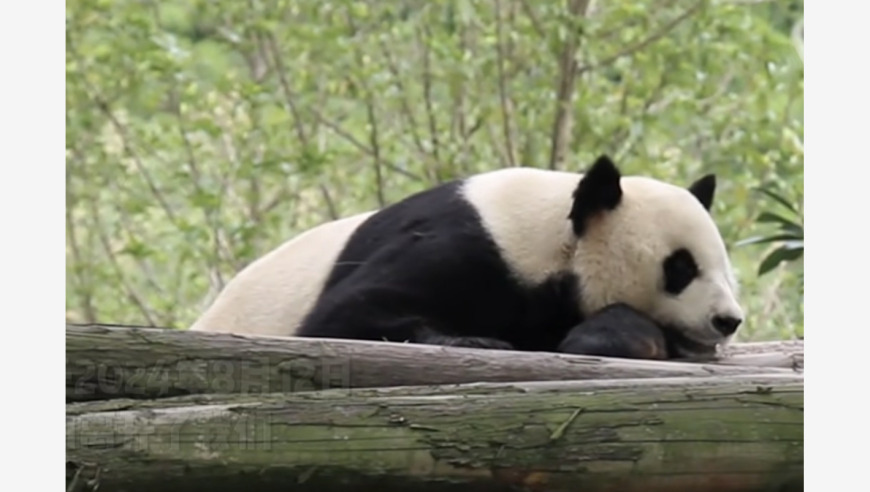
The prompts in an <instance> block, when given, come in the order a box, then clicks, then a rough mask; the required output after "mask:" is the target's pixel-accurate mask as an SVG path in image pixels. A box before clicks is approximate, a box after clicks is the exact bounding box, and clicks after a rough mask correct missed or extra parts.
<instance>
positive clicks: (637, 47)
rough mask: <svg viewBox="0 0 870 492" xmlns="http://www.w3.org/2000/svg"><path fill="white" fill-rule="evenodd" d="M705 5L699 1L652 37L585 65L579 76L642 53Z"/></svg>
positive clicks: (581, 68) (702, 0) (702, 1)
mask: <svg viewBox="0 0 870 492" xmlns="http://www.w3.org/2000/svg"><path fill="white" fill-rule="evenodd" d="M704 3H705V2H704V0H699V1H698V2H696V3H695V4H694V5H693V6H692V7H689V8H688V9H686V11H685V12H683V13H682V14H680V15H678V16H677V17H675V18H674V19H673V20H671V21H670V22H668V23H666V24H665V25H663V26H662V28H661V29H659V30H658V31H656V32H654V33H653V34H651V35H650V36H648V37H646V38H644V39H642V40H640V41H637V42H635V43H633V44H631V45H629V46H627V47H625V48H623V49H621V50H619V51H617V52H616V53H614V54H612V55H610V56H606V57H604V59H603V60H601V61H600V62H598V63H591V64H588V65H584V66H583V67H580V68H579V70H578V75H579V74H583V73H585V72H588V71H590V70H594V69H598V68H601V67H605V66H607V65H610V64H612V63H613V62H615V61H617V60H619V59H620V58H622V57H625V56H630V55H633V54H634V53H637V52H638V51H641V50H643V49H644V48H647V47H649V46H650V45H652V44H653V43H655V42H656V41H658V40H660V39H662V38H663V37H665V36H667V35H668V34H669V33H670V32H671V31H673V30H674V29H675V28H676V27H677V26H679V25H680V24H681V23H682V22H683V21H685V20H686V19H688V18H689V17H691V16H693V15H694V14H696V13H697V12H698V11H699V10H701V7H703V6H704Z"/></svg>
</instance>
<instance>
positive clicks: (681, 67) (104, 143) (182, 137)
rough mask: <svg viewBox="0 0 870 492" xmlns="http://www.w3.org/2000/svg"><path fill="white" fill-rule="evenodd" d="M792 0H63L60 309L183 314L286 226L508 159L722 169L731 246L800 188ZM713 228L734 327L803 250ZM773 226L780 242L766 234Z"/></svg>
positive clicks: (786, 308)
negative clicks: (776, 195) (733, 292)
mask: <svg viewBox="0 0 870 492" xmlns="http://www.w3.org/2000/svg"><path fill="white" fill-rule="evenodd" d="M802 15H803V3H802V2H800V1H798V2H795V1H781V2H749V3H747V2H737V1H726V0H721V1H710V0H707V1H687V0H662V1H658V2H653V1H639V0H626V1H622V2H607V1H599V2H594V3H593V4H592V5H589V2H587V1H586V0H579V1H578V0H569V1H568V2H532V1H530V0H497V1H493V2H482V1H472V0H455V1H438V2H413V1H410V0H394V1H390V2H378V1H373V0H368V1H354V0H334V1H333V0H322V1H298V0H297V1H289V0H269V1H265V0H259V1H258V0H249V1H246V2H229V1H225V0H208V1H205V0H187V1H180V0H163V1H160V2H157V1H149V0H114V1H109V0H71V1H69V2H67V88H66V100H67V112H66V123H67V125H66V128H67V211H66V214H67V317H68V319H70V320H73V321H93V320H96V321H103V322H117V323H148V324H155V325H160V326H177V327H186V326H187V325H188V324H189V323H190V322H192V320H193V319H194V318H195V316H196V315H197V314H198V313H199V312H200V310H202V309H203V308H204V307H205V306H206V305H207V304H208V303H209V302H210V301H211V299H212V298H213V296H214V294H215V293H216V292H217V290H218V289H219V288H220V287H221V286H222V285H223V283H225V282H226V281H227V280H228V279H229V278H230V277H231V276H232V275H233V274H234V273H235V272H237V271H238V270H239V269H240V268H242V267H243V266H244V265H245V264H247V263H248V262H250V261H251V260H252V259H254V258H256V257H257V256H259V255H260V254H262V253H264V252H266V251H268V250H269V249H271V248H273V247H275V246H276V245H278V244H279V243H280V242H282V241H284V240H286V239H287V238H288V237H290V236H292V235H294V234H296V233H298V232H300V231H301V230H304V229H306V228H308V227H311V226H313V225H315V224H317V223H320V222H323V221H326V220H329V219H331V218H334V217H338V216H344V215H348V214H352V213H355V212H359V211H363V210H368V209H372V208H375V207H377V206H379V205H381V204H384V203H389V202H392V201H395V200H397V199H399V198H401V197H403V196H405V195H407V194H408V193H411V192H414V191H417V190H420V189H423V188H425V187H427V186H430V185H431V184H433V183H437V182H441V181H444V180H447V179H451V178H454V177H458V176H464V175H468V174H470V173H474V172H479V171H483V170H487V169H493V168H498V167H503V166H512V165H526V166H536V167H549V168H558V169H566V170H574V171H581V170H582V169H584V168H585V166H587V165H588V164H589V163H590V162H591V161H592V159H594V157H595V156H596V155H598V154H599V153H602V152H607V153H610V154H611V155H612V156H614V157H615V158H616V159H617V160H618V162H619V163H620V164H621V165H622V166H623V168H624V170H625V171H626V172H628V173H643V174H648V175H652V176H655V177H657V178H661V179H664V180H669V181H674V182H676V183H683V184H688V183H689V182H690V181H691V180H693V179H695V178H696V177H698V176H700V175H701V174H702V173H706V172H715V173H717V174H718V176H719V188H718V193H717V202H716V204H715V207H714V210H713V213H714V215H715V218H716V220H717V222H718V223H719V224H720V227H721V230H722V234H723V235H724V237H725V239H726V241H727V242H728V244H729V247H731V245H733V244H735V243H736V242H737V241H738V240H740V239H743V238H746V237H750V236H753V235H756V234H764V233H766V232H769V226H770V224H767V223H764V222H763V221H759V220H757V219H756V217H758V215H759V214H761V213H762V212H763V211H764V207H767V206H768V205H769V204H768V203H767V202H765V201H763V200H762V199H761V197H760V196H759V195H757V194H755V193H752V190H754V189H756V188H758V187H760V186H762V185H768V186H769V184H770V183H775V184H776V186H777V187H778V189H779V190H786V191H787V192H788V193H787V195H788V196H789V199H788V200H789V203H800V202H801V201H802V198H803V64H802V61H801V58H800V57H799V56H798V53H797V51H796V50H795V47H794V46H793V44H792V41H791V32H792V29H793V26H795V25H796V24H797V23H798V22H799V20H800V19H801V17H802ZM765 246H769V244H765V245H760V246H746V247H741V248H731V252H732V254H733V258H734V262H735V266H736V268H737V270H738V276H739V279H740V281H741V284H742V294H743V300H744V303H745V305H746V309H747V312H748V314H749V317H748V320H747V323H746V325H745V328H744V329H743V330H742V335H741V336H742V337H743V338H744V339H757V340H758V339H771V338H784V337H790V336H793V335H795V334H802V331H803V311H802V309H803V308H802V306H803V294H802V274H801V271H800V270H801V266H802V265H801V262H800V261H798V262H787V263H785V264H784V265H782V266H779V267H778V268H776V269H773V270H771V271H770V272H769V273H768V274H767V275H764V276H761V277H759V276H757V275H756V274H757V270H758V265H759V263H760V262H761V261H762V258H763V257H764V254H765V250H763V249H761V248H763V247H765ZM774 247H775V246H774Z"/></svg>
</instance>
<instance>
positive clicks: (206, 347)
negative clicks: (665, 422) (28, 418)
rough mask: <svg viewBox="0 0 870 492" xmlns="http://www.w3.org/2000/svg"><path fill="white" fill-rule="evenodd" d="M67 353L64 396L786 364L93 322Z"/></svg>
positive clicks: (71, 335) (705, 372) (639, 374)
mask: <svg viewBox="0 0 870 492" xmlns="http://www.w3.org/2000/svg"><path fill="white" fill-rule="evenodd" d="M66 354H67V362H66V373H67V375H66V377H67V380H66V388H67V401H89V400H99V399H110V398H159V397H167V396H180V395H188V394H213V393H269V392H285V393H286V392H299V391H310V390H319V389H325V388H347V387H385V386H406V385H436V384H458V383H468V382H511V381H554V380H574V379H600V378H606V379H621V378H650V377H677V376H711V375H713V376H715V375H732V374H751V373H758V372H767V373H792V370H791V369H787V368H778V367H755V366H750V365H746V364H733V365H730V366H729V365H723V364H717V363H716V361H710V362H708V363H703V364H701V363H688V362H662V361H641V360H625V359H608V358H602V357H587V356H575V355H565V354H552V353H544V352H538V353H534V352H513V351H511V352H505V351H497V350H483V349H470V348H457V347H438V346H431V345H414V344H401V343H387V342H364V341H357V340H335V339H330V340H321V339H312V338H272V337H254V336H237V335H231V334H222V333H201V332H188V331H180V330H171V329H156V328H130V327H112V326H99V325H96V326H81V325H67V331H66ZM421 361H425V367H426V370H420V369H421ZM780 362H781V361H780ZM773 365H783V364H780V363H775V364H773Z"/></svg>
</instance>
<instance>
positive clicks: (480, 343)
mask: <svg viewBox="0 0 870 492" xmlns="http://www.w3.org/2000/svg"><path fill="white" fill-rule="evenodd" d="M422 342H423V343H428V344H432V345H444V346H448V347H466V348H482V349H493V350H514V346H513V345H511V344H510V343H508V342H505V341H504V340H499V339H497V338H489V337H453V336H448V335H432V336H429V337H426V338H425V339H424V340H422Z"/></svg>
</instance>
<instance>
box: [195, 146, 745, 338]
mask: <svg viewBox="0 0 870 492" xmlns="http://www.w3.org/2000/svg"><path fill="white" fill-rule="evenodd" d="M607 163H609V160H607ZM597 165H598V164H596V166H597ZM614 172H617V173H618V171H614ZM590 174H591V173H590ZM584 176H586V175H583V174H576V173H568V172H559V171H547V170H541V169H532V168H509V169H502V170H497V171H491V172H487V173H483V174H479V175H475V176H472V177H470V178H468V179H466V180H463V181H459V182H455V183H453V184H450V185H449V186H448V185H445V186H442V187H440V188H439V190H441V191H437V190H436V191H432V190H430V192H429V193H428V194H418V195H417V196H415V197H412V198H413V199H411V200H406V201H405V202H407V203H402V202H400V203H399V204H397V205H394V206H393V207H388V208H387V209H385V210H383V211H380V212H367V213H364V214H359V215H355V216H353V217H349V218H347V219H343V220H339V221H334V222H330V223H327V224H323V225H321V226H318V227H316V228H314V229H312V230H310V231H308V232H306V233H304V234H302V235H300V236H298V237H296V238H294V239H292V240H290V241H288V242H287V243H285V244H283V245H282V246H280V247H279V248H277V249H276V250H274V251H272V252H270V253H268V254H266V255H265V256H263V257H262V258H260V259H259V260H257V261H255V262H254V263H252V264H250V265H249V266H248V267H247V268H245V269H244V270H243V271H241V272H240V273H239V274H238V275H237V276H236V277H235V278H234V279H233V280H232V281H231V282H229V283H228V284H227V286H226V287H225V289H224V290H223V292H221V293H220V294H219V296H218V297H217V299H216V300H215V302H214V303H213V304H212V306H211V307H210V308H209V309H208V310H207V311H206V312H205V313H204V314H203V315H202V317H200V319H198V320H197V321H196V323H195V324H194V325H193V327H192V328H191V329H195V330H208V331H220V332H233V333H239V334H261V335H294V334H296V333H297V330H298V328H299V327H300V325H301V323H302V322H303V320H305V319H306V316H308V315H309V313H311V311H312V310H313V309H314V308H315V306H316V305H317V304H316V301H317V299H318V298H319V297H320V296H321V294H326V293H323V292H322V290H323V286H324V285H325V283H326V281H327V278H328V277H329V275H330V272H331V271H332V270H333V267H334V266H335V265H336V261H337V260H338V259H339V258H340V257H342V256H341V255H343V254H345V253H342V251H345V248H346V246H348V240H349V238H350V237H351V235H353V234H354V233H355V232H358V231H359V230H360V227H361V226H365V227H368V229H366V231H363V232H366V234H371V232H367V231H377V232H376V234H377V237H378V238H379V239H378V240H379V241H381V243H382V244H384V245H385V246H384V247H387V246H388V245H389V241H391V240H392V238H394V237H395V238H396V241H399V240H400V238H399V237H398V236H399V235H400V233H399V232H398V231H399V229H397V228H399V226H398V225H395V226H390V225H389V224H388V223H389V222H390V221H403V220H405V221H406V222H405V223H407V224H411V225H410V226H407V227H411V228H413V227H416V226H414V224H417V222H413V221H414V220H416V221H418V222H419V223H420V224H424V225H423V226H419V227H418V229H419V231H416V230H413V231H410V233H412V234H418V235H419V236H420V237H424V238H428V237H431V238H433V239H432V241H436V240H439V239H438V238H445V237H450V238H452V237H454V236H452V235H451V234H452V231H453V229H454V228H459V227H465V228H468V227H477V228H478V229H480V230H481V231H482V233H483V234H485V235H486V236H488V237H489V238H491V239H492V241H494V243H495V245H496V246H497V247H498V251H499V253H500V254H501V258H502V260H503V261H504V262H505V263H506V264H507V266H508V269H509V270H510V272H511V273H512V276H513V280H514V281H516V282H518V284H519V285H521V286H523V288H527V289H536V288H540V287H541V286H543V285H545V284H546V283H547V282H548V281H549V280H552V279H553V278H554V276H558V275H559V274H563V273H571V274H574V275H576V276H577V278H579V282H580V284H581V285H580V289H579V292H577V296H576V299H575V301H573V302H574V304H575V308H576V309H577V311H578V312H579V319H582V318H583V317H585V316H589V315H590V314H591V313H593V312H595V311H597V310H599V309H601V308H603V307H605V306H607V305H610V304H613V303H616V302H623V303H627V304H629V305H631V306H633V307H635V308H636V309H638V310H639V311H641V312H643V313H645V314H647V315H649V316H650V317H651V318H653V319H654V320H656V321H657V322H659V323H661V324H666V325H670V326H673V327H675V328H676V329H678V330H679V331H681V332H682V333H683V335H685V336H686V337H688V338H689V339H691V340H693V341H694V342H697V343H701V344H704V345H712V344H715V343H724V342H727V340H728V339H729V338H730V336H723V335H722V334H721V333H720V332H718V331H717V330H716V329H715V328H714V326H713V325H712V321H711V320H712V318H713V316H716V315H719V316H728V317H731V318H735V319H737V320H740V319H742V318H743V312H742V310H741V307H740V305H739V302H738V300H737V286H736V282H735V279H734V277H733V274H732V270H731V265H730V262H729V258H728V254H727V251H726V249H725V245H724V243H723V241H722V238H721V237H720V234H719V231H718V229H717V227H716V225H715V223H714V221H713V219H712V217H711V216H710V214H709V213H708V211H707V210H706V209H705V207H704V206H702V204H701V202H700V201H699V199H698V198H697V197H696V196H694V195H693V194H692V193H691V192H689V191H688V189H687V188H684V187H681V186H676V185H673V184H669V183H665V182H662V181H659V180H655V179H651V178H647V177H641V176H626V177H621V179H618V185H617V186H621V198H620V201H619V203H618V206H616V207H615V208H613V209H612V210H601V211H599V212H596V213H594V214H590V215H589V216H588V217H586V219H585V226H586V227H585V232H584V233H583V234H582V237H579V238H578V236H577V234H576V233H575V232H574V231H575V229H574V227H573V224H572V221H571V220H569V219H568V215H569V212H571V210H572V193H574V192H575V190H577V188H578V182H580V180H581V179H583V178H584ZM457 194H458V195H461V196H462V197H463V198H464V201H465V203H466V205H465V206H468V205H470V209H473V212H474V214H475V215H474V216H473V215H472V214H468V213H465V214H464V215H461V214H460V215H456V216H455V217H457V218H454V215H450V216H449V218H448V217H447V212H448V211H449V213H450V214H456V213H460V212H457V211H456V210H458V209H457V207H462V205H461V203H460V202H461V200H456V199H455V198H454V197H455V196H457ZM575 196H576V195H575ZM711 199H712V191H711ZM438 214H445V217H439V216H438ZM387 216H389V217H390V219H389V220H387V219H386V218H385V217H387ZM409 217H410V219H409ZM472 217H473V218H472ZM478 217H479V219H478ZM375 219H383V220H381V224H380V225H370V224H374V222H373V220H375ZM438 221H440V222H438ZM430 222H431V223H430ZM436 222H437V224H436ZM384 223H387V225H384ZM395 223H396V224H398V223H399V222H395ZM433 224H434V225H433ZM378 227H379V228H380V229H377V228H378ZM403 227H405V226H403ZM384 228H386V229H384ZM384 231H387V232H384ZM402 231H403V232H401V235H402V237H401V240H408V239H407V234H408V233H409V232H408V231H406V230H404V229H403V230H402ZM427 234H434V235H432V236H427ZM456 237H464V236H456ZM427 240H428V239H427ZM445 240H446V239H445ZM456 241H459V239H457V240H456ZM355 244H359V243H355ZM397 244H398V243H397ZM408 244H409V245H412V246H413V245H416V244H422V243H413V242H409V243H408ZM467 247H470V248H472V250H474V248H478V246H467V245H466V244H464V243H460V242H456V243H446V246H445V245H442V244H441V243H439V248H440V249H437V250H434V249H433V250H423V251H427V253H426V254H420V253H419V252H415V251H411V250H408V252H407V255H414V254H416V255H418V256H417V257H416V259H414V261H417V262H419V263H420V264H425V263H426V262H429V261H439V257H440V255H442V254H443V255H466V254H470V255H471V256H469V257H468V258H469V261H472V260H471V258H475V256H474V255H475V254H478V253H480V252H479V251H476V250H474V251H470V252H469V250H468V249H467ZM679 247H683V248H686V249H688V250H690V251H691V253H692V255H693V256H694V259H695V261H696V262H697V265H698V268H699V270H700V275H699V277H698V278H697V279H695V280H694V281H693V282H691V283H690V284H689V285H688V287H686V288H685V290H684V291H683V292H681V293H680V295H678V296H674V295H669V294H667V293H665V292H664V291H663V289H662V282H663V278H662V275H663V274H662V260H663V259H664V258H665V257H666V256H667V255H668V254H669V253H670V252H672V251H673V250H675V249H677V248H679ZM405 251H406V249H404V248H397V249H396V251H395V252H394V253H392V256H394V257H395V258H396V261H402V260H407V261H411V259H410V258H408V259H403V258H402V256H403V255H404V254H406V253H405ZM374 252H377V250H372V253H371V254H369V253H366V255H368V256H366V255H364V256H362V257H360V259H359V261H355V262H354V263H359V264H360V265H362V266H366V263H368V262H373V261H375V259H374V256H372V255H373V254H374ZM347 254H351V253H347ZM481 254H482V253H481ZM384 256H385V257H386V259H383V258H381V259H378V260H377V261H381V262H382V267H383V270H379V269H377V268H374V266H372V265H367V266H369V267H371V270H370V271H368V270H367V272H368V273H366V274H365V275H369V276H373V275H380V274H373V273H371V272H380V271H385V272H393V273H390V274H395V275H399V276H401V275H402V273H401V271H400V269H399V267H398V266H397V267H396V268H395V269H393V268H392V267H393V264H392V263H389V262H390V261H392V260H391V259H390V258H389V257H390V255H384ZM409 264H415V263H409ZM353 268H356V266H354V267H353ZM421 268H422V267H421ZM405 269H406V270H407V266H406V267H405ZM394 270H395V272H394ZM433 271H437V270H433ZM397 272H398V273H397ZM450 273H451V274H455V275H461V274H462V272H454V271H451V272H450ZM440 274H441V272H440V271H439V273H438V275H440ZM361 275H363V273H362V270H361V271H360V272H359V273H358V274H353V273H351V274H350V276H349V277H348V279H351V280H346V279H345V280H341V281H339V283H338V284H337V286H338V287H340V288H341V289H344V290H345V291H347V292H348V293H347V294H345V293H341V295H342V296H343V297H342V298H341V299H344V300H343V301H341V302H346V303H351V304H348V306H351V307H348V308H346V309H345V312H347V313H351V314H353V313H355V311H354V309H359V305H358V304H352V303H354V302H357V301H355V300H354V299H353V297H354V296H356V297H357V298H359V299H362V298H363V297H364V293H365V292H367V291H366V289H367V288H370V287H371V286H369V287H366V285H365V284H366V279H365V278H362V277H361ZM385 275H386V274H385ZM384 278H386V277H384ZM390 278H392V277H390ZM396 278H399V277H396ZM457 278H459V277H457ZM470 280H474V279H470ZM378 281H379V282H381V283H383V282H384V280H383V279H379V280H378ZM505 281H507V279H505ZM353 282H357V284H353ZM575 282H576V279H575ZM459 283H461V282H459ZM350 284H352V285H350ZM492 285H496V284H492ZM407 287H408V289H405V290H409V289H410V290H414V289H423V290H425V288H426V286H425V285H421V283H420V282H415V283H414V284H408V286H407ZM353 289H358V290H357V291H353ZM398 290H399V291H402V290H403V289H398ZM496 290H497V289H496ZM329 292H333V294H332V295H333V296H336V297H337V296H339V294H338V293H336V292H337V291H335V289H332V290H330V291H327V293H329ZM354 292H358V293H354ZM442 293H443V292H442ZM439 295H440V294H439ZM481 295H484V293H483V292H482V293H481ZM493 295H495V294H493ZM427 296H430V297H431V294H429V293H424V292H423V291H422V290H421V291H420V292H419V295H418V296H417V299H427ZM518 299H519V298H518ZM333 301H335V302H339V301H336V300H335V299H330V302H333ZM359 302H361V301H359ZM508 304H510V303H509V302H508ZM370 305H371V304H370ZM497 305H499V303H498V302H495V303H494V304H493V306H497ZM336 306H341V304H336ZM325 309H326V308H325V307H324V308H323V309H320V310H319V311H320V312H318V316H320V318H317V317H315V320H314V321H312V323H319V322H321V320H322V319H326V318H328V317H329V314H328V313H326V314H324V311H325ZM342 309H343V308H341V307H337V308H336V309H335V310H334V311H336V312H339V310H342ZM391 309H392V308H391ZM445 309H446V308H445ZM366 310H367V311H368V310H370V309H369V308H366ZM351 314H348V316H350V315H351ZM367 314H368V313H367ZM382 314H390V313H389V312H388V310H387V311H384V313H382ZM454 314H455V313H454ZM324 317H326V318H324ZM348 319H357V318H348ZM559 319H560V320H561V319H562V318H559ZM334 321H335V323H334V324H335V325H336V326H338V325H340V324H341V323H340V322H339V320H338V319H336V320H334ZM343 323H344V324H345V325H347V320H346V319H345V320H344V321H343ZM336 329H338V328H336ZM345 329H347V330H351V328H341V330H345ZM559 329H560V330H562V332H564V330H565V329H567V327H559ZM314 330H315V331H314V332H315V333H318V334H319V333H320V332H319V331H317V330H318V328H315V329H314ZM322 331H323V336H340V337H342V338H354V336H350V335H354V334H355V333H354V332H352V331H351V332H350V335H348V333H345V332H341V333H340V334H339V333H338V332H328V330H327V329H323V330H322ZM309 335H310V333H309ZM346 335H347V336H346ZM480 336H483V335H480ZM360 338H373V337H371V336H368V334H366V335H365V336H364V335H362V334H360ZM515 344H516V343H515ZM546 346H549V345H546Z"/></svg>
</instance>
